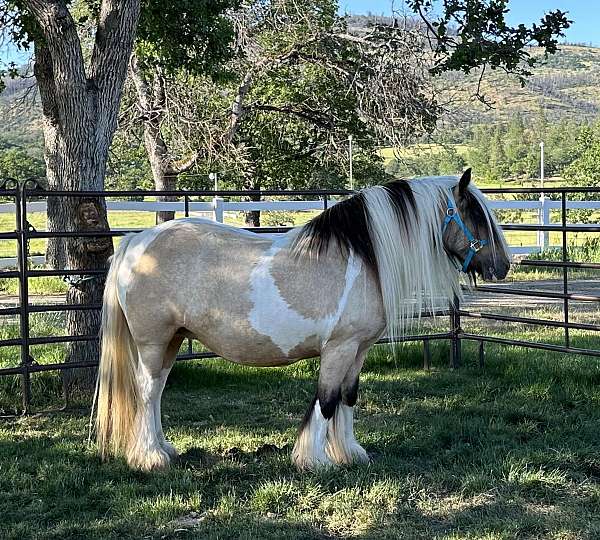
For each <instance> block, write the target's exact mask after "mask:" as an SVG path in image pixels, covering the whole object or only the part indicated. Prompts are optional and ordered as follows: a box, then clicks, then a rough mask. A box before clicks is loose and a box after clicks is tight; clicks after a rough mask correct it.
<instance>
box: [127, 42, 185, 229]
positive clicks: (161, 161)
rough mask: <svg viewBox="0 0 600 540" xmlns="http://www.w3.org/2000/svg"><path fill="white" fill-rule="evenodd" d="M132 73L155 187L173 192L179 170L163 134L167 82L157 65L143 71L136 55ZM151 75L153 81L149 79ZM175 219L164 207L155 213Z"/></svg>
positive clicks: (166, 198) (158, 217)
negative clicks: (152, 68)
mask: <svg viewBox="0 0 600 540" xmlns="http://www.w3.org/2000/svg"><path fill="white" fill-rule="evenodd" d="M129 72H130V74H131V78H132V79H133V83H134V85H135V89H136V92H137V96H138V107H139V110H140V113H141V116H142V118H143V124H144V146H145V148H146V154H147V155H148V161H149V162H150V168H151V169H152V178H153V179H154V189H156V190H157V191H173V190H175V189H176V188H177V172H176V171H175V170H174V168H173V162H172V159H171V156H170V154H169V149H168V148H167V144H166V142H165V140H164V138H163V136H162V133H161V130H160V127H161V123H162V121H163V116H164V112H163V111H164V107H165V82H164V79H163V77H162V74H161V73H160V70H159V69H158V68H155V69H154V70H153V71H152V72H151V73H149V74H148V73H144V72H142V69H141V68H140V66H139V63H138V60H137V57H136V55H135V53H134V54H132V55H131V62H130V65H129ZM148 76H150V77H151V82H149V81H148ZM176 200H177V198H176V197H171V196H159V197H157V201H162V202H169V201H176ZM174 218H175V212H174V211H170V210H169V211H166V210H161V211H159V212H156V224H157V225H158V224H160V223H164V222H165V221H169V220H171V219H174Z"/></svg>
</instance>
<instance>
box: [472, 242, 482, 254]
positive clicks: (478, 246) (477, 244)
mask: <svg viewBox="0 0 600 540" xmlns="http://www.w3.org/2000/svg"><path fill="white" fill-rule="evenodd" d="M470 246H471V249H472V250H473V251H474V252H475V253H477V252H478V251H479V250H480V249H481V248H482V247H483V245H482V244H481V240H473V241H472V242H471V244H470Z"/></svg>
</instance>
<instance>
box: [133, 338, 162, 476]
mask: <svg viewBox="0 0 600 540" xmlns="http://www.w3.org/2000/svg"><path fill="white" fill-rule="evenodd" d="M166 350H167V344H144V345H139V346H138V354H139V361H138V366H137V373H136V378H137V383H138V384H137V388H138V396H137V404H138V406H137V411H136V416H135V423H134V433H133V434H132V440H131V443H130V445H129V449H128V451H127V462H128V463H129V465H130V466H131V467H134V468H137V469H143V470H151V469H160V468H162V467H166V466H167V465H168V464H169V462H170V457H169V454H168V453H167V452H166V451H165V450H164V449H163V447H162V444H161V441H160V439H159V436H158V432H157V424H156V403H157V402H158V401H159V400H160V394H161V392H162V389H163V387H164V382H165V380H166V376H165V377H162V376H161V374H162V371H163V362H164V358H165V353H166ZM167 374H168V373H167Z"/></svg>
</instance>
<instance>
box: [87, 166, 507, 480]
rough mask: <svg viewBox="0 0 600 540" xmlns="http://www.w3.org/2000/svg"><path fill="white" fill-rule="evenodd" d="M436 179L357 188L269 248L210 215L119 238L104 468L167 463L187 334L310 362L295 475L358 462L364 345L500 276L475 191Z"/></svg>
mask: <svg viewBox="0 0 600 540" xmlns="http://www.w3.org/2000/svg"><path fill="white" fill-rule="evenodd" d="M470 180H471V171H470V170H468V171H466V172H465V173H464V174H463V176H462V177H461V178H460V180H459V179H458V178H456V177H434V178H424V179H415V180H410V181H404V180H403V181H394V182H391V183H388V184H385V185H381V186H374V187H371V188H367V189H364V190H362V191H361V192H359V193H357V194H356V195H354V196H352V197H349V198H348V199H346V200H343V201H341V202H339V203H338V204H336V205H334V206H332V207H331V208H329V209H327V210H325V211H324V212H323V213H321V214H320V215H319V216H317V217H315V218H314V219H312V220H311V221H310V222H308V223H307V224H306V225H304V226H303V227H300V228H296V229H293V230H291V231H290V232H289V233H287V234H285V235H282V236H281V237H279V238H276V239H267V238H265V237H262V236H260V235H257V234H254V233H252V232H248V231H244V230H240V229H238V228H234V227H230V226H227V225H222V224H219V223H215V222H212V221H209V220H205V219H198V218H185V219H178V220H174V221H169V222H167V223H163V224H161V225H159V226H157V227H154V228H152V229H148V230H146V231H143V232H141V233H139V234H135V235H130V236H127V237H125V238H124V239H123V241H122V242H121V244H120V246H119V248H118V250H117V251H116V253H115V255H114V257H113V259H112V262H111V266H110V270H109V273H108V278H107V282H106V289H105V292H104V305H103V316H102V357H101V361H100V368H99V374H98V384H97V393H96V406H97V414H96V425H95V427H96V438H97V443H98V447H99V451H100V454H101V455H102V457H103V458H105V457H106V456H108V455H110V454H113V455H115V454H120V455H124V456H125V457H126V459H127V461H128V463H129V465H130V466H131V467H134V468H139V469H144V470H150V469H155V468H160V467H165V466H167V465H168V464H169V462H170V461H171V460H172V459H173V458H175V457H176V456H177V452H176V450H175V448H174V447H173V446H172V445H171V444H170V443H169V442H168V441H167V440H166V439H165V436H164V433H163V429H162V425H161V412H160V402H161V395H162V392H163V389H164V386H165V382H166V380H167V377H168V375H169V372H170V371H171V368H172V366H173V363H174V361H175V357H176V355H177V351H178V350H179V347H180V345H181V343H182V341H183V340H184V338H185V337H188V336H191V337H193V338H195V339H198V340H199V341H200V342H201V343H203V344H204V345H205V346H206V347H208V348H209V349H210V350H211V351H214V352H215V353H217V354H218V355H220V356H222V357H223V358H226V359H228V360H231V361H232V362H237V363H240V364H245V365H251V366H282V365H288V364H291V363H293V362H296V361H298V360H300V359H303V358H311V357H315V356H320V357H321V361H320V369H319V379H318V386H317V392H316V396H315V398H314V400H313V402H312V404H311V405H310V408H309V410H308V411H307V414H306V417H305V419H304V421H303V423H302V426H301V428H300V432H299V435H298V439H297V441H296V444H295V446H294V449H293V452H292V459H293V461H294V463H295V464H296V465H297V466H298V467H299V468H301V469H313V468H317V467H320V466H326V465H332V464H349V463H353V462H367V461H368V456H367V453H366V452H365V450H364V449H363V448H362V446H360V444H359V443H358V442H357V441H356V439H355V437H354V430H353V410H354V409H353V408H354V406H355V404H356V400H357V392H358V378H359V373H360V370H361V368H362V365H363V362H364V360H365V356H366V354H367V352H368V350H369V348H370V347H371V346H372V345H373V344H374V343H375V342H376V341H377V340H378V339H379V338H380V337H381V336H382V335H383V334H384V332H387V334H388V335H390V336H392V337H394V336H399V335H401V334H402V333H403V332H405V331H406V329H407V327H408V326H409V325H410V324H411V321H413V320H415V319H418V316H419V314H420V313H421V312H422V311H423V310H430V311H434V312H435V310H436V309H438V310H439V307H440V306H447V305H448V300H449V299H450V298H452V297H453V296H454V295H457V296H458V297H460V296H461V287H460V283H459V276H460V272H461V271H462V272H464V273H466V274H467V275H471V276H472V275H473V274H475V273H477V274H478V275H480V276H481V277H482V278H483V279H485V280H490V279H493V280H495V279H502V278H504V277H505V276H506V274H507V272H508V269H509V267H510V262H509V255H508V250H507V246H506V242H505V240H504V236H503V234H502V231H501V230H500V228H499V227H498V225H497V223H496V221H495V219H494V216H493V214H492V212H491V211H490V209H489V207H488V204H487V201H486V199H485V197H484V196H483V195H482V194H481V192H480V191H479V190H478V189H477V188H476V187H474V186H473V185H472V184H471V183H470Z"/></svg>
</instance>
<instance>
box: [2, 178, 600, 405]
mask: <svg viewBox="0 0 600 540" xmlns="http://www.w3.org/2000/svg"><path fill="white" fill-rule="evenodd" d="M483 191H484V192H485V193H488V194H516V193H519V194H523V193H526V194H540V193H542V190H541V189H538V188H516V189H487V190H483ZM352 193H353V192H352V191H348V190H296V191H291V190H285V191H284V190H281V191H279V190H268V191H252V192H249V191H223V190H219V191H211V190H200V191H169V192H163V191H140V190H131V191H123V190H121V191H97V192H96V191H80V192H68V191H48V190H43V189H40V188H39V187H38V186H37V185H36V184H35V183H34V182H31V181H27V182H25V183H24V184H22V185H18V184H17V183H16V182H15V181H13V180H10V179H9V180H5V181H4V182H2V183H0V197H3V198H7V199H9V200H13V201H14V203H15V230H14V231H13V232H1V233H0V241H4V240H13V241H16V242H17V269H16V270H3V271H0V278H11V279H16V280H18V285H19V287H18V288H19V305H18V307H9V308H0V320H1V318H2V317H6V316H13V317H15V316H16V317H18V320H19V337H17V338H12V337H11V338H4V339H0V348H2V347H9V346H10V347H19V350H20V362H19V364H18V365H16V366H11V367H3V368H0V376H8V375H12V376H19V377H20V381H21V402H22V410H23V412H25V413H29V412H31V404H32V396H31V374H33V373H40V372H45V371H61V372H62V371H64V370H70V369H80V368H90V367H95V366H97V363H98V360H97V359H93V360H90V361H85V362H53V363H44V364H40V363H38V362H37V361H36V359H35V358H34V357H33V356H32V355H31V347H33V346H39V345H49V344H57V343H69V342H78V341H79V342H81V341H92V340H97V339H98V336H97V335H77V336H40V337H35V336H33V337H32V336H31V335H30V315H31V314H36V313H48V312H67V311H74V310H100V309H101V307H102V306H101V305H99V304H86V305H81V304H66V303H61V304H58V305H41V304H30V303H29V302H30V294H29V280H30V279H31V278H36V277H50V276H51V277H63V278H68V277H72V276H86V277H95V276H101V275H103V274H105V273H106V269H85V270H82V269H64V270H58V269H40V268H30V262H29V255H30V254H29V242H30V241H31V240H32V239H49V238H81V237H119V236H123V235H125V234H127V233H129V232H139V230H140V229H128V230H118V231H117V230H110V231H52V232H51V231H47V230H45V231H36V230H35V229H34V228H33V227H32V225H31V223H30V221H29V220H28V205H27V203H28V201H31V200H38V199H40V198H42V199H46V200H47V199H48V198H50V197H69V198H71V199H77V198H102V199H104V200H106V199H107V198H109V197H142V196H143V197H150V196H152V197H154V196H172V197H177V198H179V199H183V203H184V215H185V216H189V215H190V204H191V203H192V198H198V197H216V196H219V197H246V196H249V195H259V196H261V197H265V196H277V197H282V196H283V197H288V198H289V197H318V198H319V199H320V200H321V201H322V208H323V209H326V208H327V207H328V206H329V205H330V204H331V197H336V196H346V195H350V194H352ZM543 193H544V194H554V195H557V196H559V197H560V202H561V207H560V210H561V222H560V224H556V225H529V224H511V225H509V226H503V228H504V229H505V230H511V231H555V232H556V231H557V232H561V233H562V242H561V248H562V260H560V261H551V260H523V261H521V262H520V263H519V264H520V265H522V266H525V267H527V266H529V267H546V268H555V269H557V270H558V271H560V272H561V280H560V292H555V291H540V290H532V289H525V290H523V289H517V288H514V287H510V286H496V285H476V286H475V288H474V291H479V292H483V293H491V294H496V295H512V296H528V297H533V298H540V299H553V300H559V301H561V302H562V314H563V317H562V320H560V321H554V320H549V319H538V318H531V317H521V316H512V315H503V314H499V313H487V312H483V313H482V312H476V311H473V310H467V309H464V308H463V307H461V306H460V305H459V303H458V299H456V298H455V299H454V302H452V303H451V305H450V306H449V307H448V309H447V310H443V311H442V312H437V315H444V316H447V317H448V319H447V320H448V328H447V331H444V332H436V333H431V334H419V335H407V336H403V337H401V338H400V339H399V341H404V342H408V341H420V342H422V343H423V365H424V367H426V368H427V367H429V365H430V363H431V352H430V343H431V342H432V341H438V340H445V341H448V342H449V343H450V366H451V367H453V368H458V367H460V365H461V343H462V342H463V341H474V342H476V343H477V344H478V355H479V365H480V366H482V367H483V365H484V356H485V344H486V343H496V344H501V345H512V346H519V347H529V348H535V349H543V350H547V351H554V352H561V353H569V354H581V355H587V356H591V357H600V340H599V346H598V347H596V348H583V347H575V346H573V345H572V343H571V334H570V331H571V330H579V331H585V332H590V333H592V332H597V331H600V325H598V324H590V323H578V322H573V321H572V320H571V318H570V302H571V301H580V302H596V303H598V302H600V296H598V295H590V294H577V293H573V292H570V284H571V281H570V277H569V276H570V275H569V270H571V269H579V270H581V269H588V270H600V263H598V262H594V261H570V260H569V245H568V234H569V233H573V232H586V233H598V232H600V226H595V225H586V226H585V227H582V226H578V225H569V224H568V223H567V200H568V195H569V194H574V193H577V194H588V195H592V194H595V195H599V194H600V188H550V189H549V188H546V189H544V190H543ZM289 229H290V227H260V228H247V230H251V231H254V232H256V233H258V234H265V233H268V234H277V233H284V232H286V231H288V230H289ZM424 315H425V316H429V315H431V314H424ZM465 318H466V319H481V320H491V321H498V322H505V323H519V324H527V325H535V326H541V327H549V328H560V329H562V331H563V342H562V344H560V345H557V344H550V343H543V342H537V341H528V340H522V339H511V338H504V337H498V336H494V335H488V334H479V333H472V332H465V331H464V330H463V329H462V325H463V321H464V320H465ZM389 342H390V340H389V339H387V338H384V339H382V340H380V343H389ZM216 356H217V355H215V354H213V353H211V352H196V351H194V350H193V347H192V341H191V340H190V339H188V341H187V352H185V353H181V354H180V355H179V356H178V360H179V361H186V360H194V359H205V358H213V357H216ZM64 399H65V403H67V401H68V396H67V395H65V396H64Z"/></svg>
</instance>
